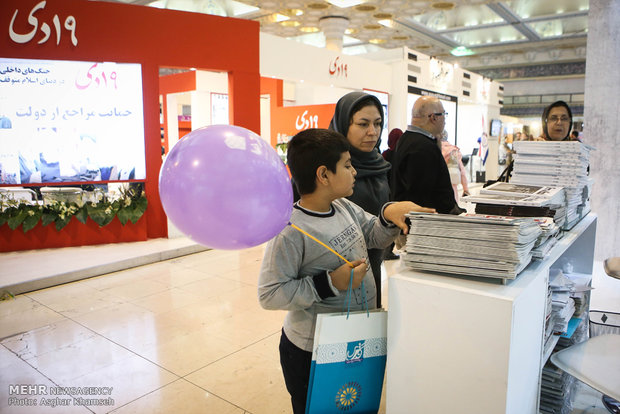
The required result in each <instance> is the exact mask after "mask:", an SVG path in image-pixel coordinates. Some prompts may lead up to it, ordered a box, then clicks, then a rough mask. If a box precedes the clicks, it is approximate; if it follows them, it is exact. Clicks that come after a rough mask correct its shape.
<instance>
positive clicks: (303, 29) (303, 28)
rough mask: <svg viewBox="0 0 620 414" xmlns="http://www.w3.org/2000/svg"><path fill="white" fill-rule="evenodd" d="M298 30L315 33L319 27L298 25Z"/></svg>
mask: <svg viewBox="0 0 620 414" xmlns="http://www.w3.org/2000/svg"><path fill="white" fill-rule="evenodd" d="M299 31H301V32H304V33H316V32H318V31H319V28H318V27H315V26H304V27H300V28H299Z"/></svg>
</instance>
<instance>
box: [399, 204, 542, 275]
mask: <svg viewBox="0 0 620 414" xmlns="http://www.w3.org/2000/svg"><path fill="white" fill-rule="evenodd" d="M407 217H408V218H409V220H410V222H411V226H410V229H409V234H408V236H407V243H406V246H405V250H406V254H405V255H404V258H403V262H404V264H405V265H406V266H408V267H411V268H413V269H416V270H424V271H431V272H440V273H448V274H457V275H467V276H476V277H486V278H500V279H504V280H505V279H514V278H516V277H517V275H518V274H519V272H521V271H522V270H523V269H524V268H525V267H526V266H527V265H528V264H529V263H530V261H531V259H532V249H533V248H534V246H535V244H536V240H537V239H538V237H539V236H540V234H541V232H542V230H541V228H540V226H539V225H538V224H537V223H536V221H535V220H534V219H533V218H528V217H502V216H490V215H480V214H463V215H460V216H455V215H450V214H428V213H414V212H412V213H409V214H407Z"/></svg>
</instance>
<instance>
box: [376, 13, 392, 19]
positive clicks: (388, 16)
mask: <svg viewBox="0 0 620 414" xmlns="http://www.w3.org/2000/svg"><path fill="white" fill-rule="evenodd" d="M372 17H374V18H375V19H379V20H383V19H391V18H392V14H391V13H376V14H373V15H372Z"/></svg>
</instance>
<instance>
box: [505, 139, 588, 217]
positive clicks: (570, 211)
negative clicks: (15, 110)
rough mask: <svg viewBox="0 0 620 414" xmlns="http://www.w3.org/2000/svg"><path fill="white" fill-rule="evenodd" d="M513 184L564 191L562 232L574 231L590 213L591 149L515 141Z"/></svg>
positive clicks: (568, 144) (552, 143)
mask: <svg viewBox="0 0 620 414" xmlns="http://www.w3.org/2000/svg"><path fill="white" fill-rule="evenodd" d="M513 145H514V149H515V151H516V154H515V162H514V170H513V173H512V179H511V183H514V184H524V185H540V186H560V187H564V191H565V201H564V203H563V205H564V206H565V207H566V213H565V221H564V223H563V225H562V228H563V229H571V228H572V227H573V226H574V225H575V224H576V223H577V222H579V220H581V219H582V218H583V217H584V216H585V215H586V214H588V212H589V211H590V202H589V198H590V193H591V190H592V183H593V180H592V179H591V178H589V177H588V166H589V159H590V152H591V151H592V150H593V149H594V148H593V147H591V146H588V145H586V144H583V143H581V142H578V141H571V142H565V141H562V142H550V141H516V142H514V143H513Z"/></svg>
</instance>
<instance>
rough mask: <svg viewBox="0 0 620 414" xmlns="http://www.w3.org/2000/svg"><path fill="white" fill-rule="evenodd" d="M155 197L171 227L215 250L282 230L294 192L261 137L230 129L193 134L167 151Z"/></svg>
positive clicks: (255, 241)
mask: <svg viewBox="0 0 620 414" xmlns="http://www.w3.org/2000/svg"><path fill="white" fill-rule="evenodd" d="M159 195H160V197H161V202H162V204H163V206H164V211H165V212H166V214H167V215H168V218H169V219H170V221H172V223H174V225H175V226H176V227H177V228H178V229H179V230H180V231H181V232H183V233H184V234H185V235H187V236H188V237H189V238H191V239H192V240H194V241H196V242H198V243H200V244H202V245H205V246H208V247H212V248H216V249H244V248H247V247H252V246H257V245H259V244H261V243H264V242H266V241H267V240H270V239H271V238H273V237H274V236H276V235H277V234H278V233H280V232H281V231H282V229H284V227H286V225H287V224H288V222H289V220H290V218H291V212H292V210H293V189H292V187H291V181H290V179H289V175H288V172H287V170H286V167H285V166H284V163H283V162H282V160H281V159H280V157H279V156H278V154H277V153H276V151H275V150H274V149H273V148H272V147H271V146H270V145H269V144H268V143H267V142H266V141H265V140H264V139H262V138H261V137H260V136H258V135H256V134H255V133H254V132H252V131H249V130H247V129H245V128H242V127H238V126H232V125H211V126H207V127H203V128H200V129H196V130H194V131H192V132H190V133H189V134H187V135H186V136H185V137H183V138H182V139H181V140H180V141H179V142H177V143H176V144H175V146H174V147H172V150H170V153H169V154H168V156H167V157H166V159H165V161H164V163H163V165H162V167H161V171H160V174H159Z"/></svg>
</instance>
